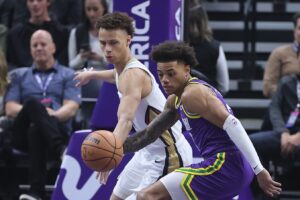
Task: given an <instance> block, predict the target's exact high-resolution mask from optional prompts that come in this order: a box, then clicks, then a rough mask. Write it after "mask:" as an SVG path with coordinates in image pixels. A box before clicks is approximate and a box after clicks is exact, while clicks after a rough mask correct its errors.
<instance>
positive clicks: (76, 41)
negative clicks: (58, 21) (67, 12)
mask: <svg viewBox="0 0 300 200" xmlns="http://www.w3.org/2000/svg"><path fill="white" fill-rule="evenodd" d="M107 11H108V5H107V3H106V0H84V12H85V19H84V21H83V22H82V23H81V24H79V25H78V26H77V27H76V28H74V29H72V31H71V34H70V38H69V48H68V53H69V66H70V67H71V68H73V69H75V70H78V69H82V68H84V67H88V66H92V67H94V68H96V69H100V70H103V69H105V66H106V62H105V60H104V56H103V52H102V50H101V48H100V42H99V39H98V29H97V28H96V21H97V19H98V18H99V17H101V16H103V15H105V14H106V13H107Z"/></svg>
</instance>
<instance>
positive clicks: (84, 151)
mask: <svg viewBox="0 0 300 200" xmlns="http://www.w3.org/2000/svg"><path fill="white" fill-rule="evenodd" d="M81 157H82V160H83V162H84V163H85V164H86V166H88V167H89V168H90V169H92V170H94V171H98V172H104V171H109V170H111V169H114V168H115V167H117V166H118V164H119V163H120V162H121V160H122V158H123V146H122V145H121V142H120V140H119V139H118V138H117V137H116V136H115V135H114V134H113V133H112V132H110V131H105V130H99V131H94V132H92V133H90V134H89V135H88V136H87V137H86V138H85V139H84V141H83V143H82V145H81Z"/></svg>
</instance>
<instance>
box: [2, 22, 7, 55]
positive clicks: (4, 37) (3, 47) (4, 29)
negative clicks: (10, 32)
mask: <svg viewBox="0 0 300 200" xmlns="http://www.w3.org/2000/svg"><path fill="white" fill-rule="evenodd" d="M6 34H7V28H6V26H4V25H3V24H0V50H1V51H3V52H5V46H6V45H5V41H6Z"/></svg>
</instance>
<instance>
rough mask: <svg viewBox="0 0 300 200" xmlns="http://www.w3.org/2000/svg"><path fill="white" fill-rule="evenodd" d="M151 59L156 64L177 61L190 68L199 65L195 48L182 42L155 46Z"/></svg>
mask: <svg viewBox="0 0 300 200" xmlns="http://www.w3.org/2000/svg"><path fill="white" fill-rule="evenodd" d="M151 58H152V59H153V60H154V61H155V62H170V61H175V60H177V61H178V62H183V63H184V64H187V65H189V66H190V67H193V66H196V65H197V64H198V61H197V59H196V56H195V52H194V48H193V47H190V46H189V45H188V44H187V43H185V42H181V41H166V42H163V43H160V44H159V45H156V46H154V47H153V48H152V51H151Z"/></svg>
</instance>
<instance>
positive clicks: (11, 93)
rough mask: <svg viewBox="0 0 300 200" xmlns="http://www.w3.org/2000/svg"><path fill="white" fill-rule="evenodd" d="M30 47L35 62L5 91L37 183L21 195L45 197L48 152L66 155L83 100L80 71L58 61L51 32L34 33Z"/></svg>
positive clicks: (16, 141)
mask: <svg viewBox="0 0 300 200" xmlns="http://www.w3.org/2000/svg"><path fill="white" fill-rule="evenodd" d="M30 48H31V55H32V58H33V64H32V66H31V67H26V68H20V69H17V71H15V73H14V75H13V77H12V78H11V79H12V80H11V84H10V87H9V89H8V91H7V94H6V96H5V111H6V115H7V116H8V117H12V118H15V120H14V123H13V127H12V143H13V146H14V147H15V148H17V149H20V150H23V151H27V152H28V154H29V162H30V164H29V166H30V167H29V182H30V186H31V188H30V193H29V194H22V195H21V196H20V198H19V199H20V200H25V199H26V200H28V199H32V200H34V199H44V195H45V187H44V186H45V181H46V177H47V176H46V175H47V174H46V161H47V155H49V154H50V155H53V156H55V157H59V156H61V155H62V153H63V151H64V150H65V146H66V145H67V141H68V138H69V134H70V132H71V120H72V118H73V117H74V116H75V113H76V111H77V109H78V107H79V103H80V89H79V88H76V87H75V82H74V80H73V76H74V71H73V70H71V69H69V68H66V67H65V66H63V65H60V64H59V63H58V62H56V61H55V58H54V57H53V54H54V53H55V44H54V43H53V40H52V37H51V35H50V33H49V32H47V31H45V30H37V31H36V32H34V33H33V35H32V37H31V41H30Z"/></svg>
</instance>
